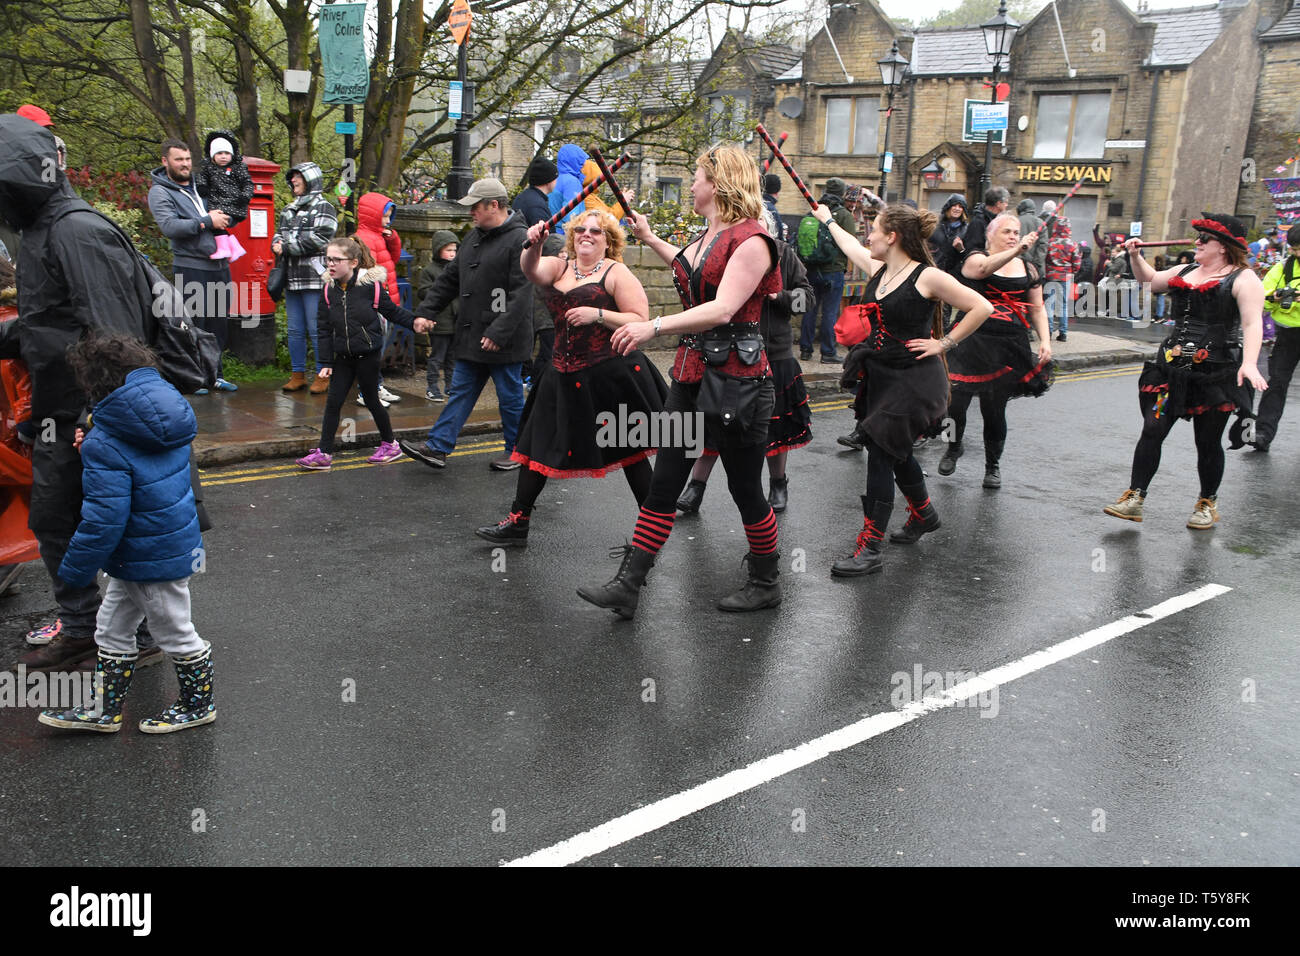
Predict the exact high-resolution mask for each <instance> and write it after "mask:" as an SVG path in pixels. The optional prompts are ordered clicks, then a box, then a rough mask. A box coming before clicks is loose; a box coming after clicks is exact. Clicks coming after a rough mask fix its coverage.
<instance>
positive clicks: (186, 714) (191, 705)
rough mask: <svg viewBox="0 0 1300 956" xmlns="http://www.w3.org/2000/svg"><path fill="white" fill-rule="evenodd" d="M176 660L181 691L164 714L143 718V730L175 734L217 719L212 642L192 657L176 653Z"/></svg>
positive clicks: (147, 732)
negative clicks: (180, 655)
mask: <svg viewBox="0 0 1300 956" xmlns="http://www.w3.org/2000/svg"><path fill="white" fill-rule="evenodd" d="M172 663H173V664H175V665H176V679H177V680H178V681H179V682H180V685H181V692H180V695H179V696H178V697H177V698H176V703H174V704H172V705H171V706H170V707H168V708H167V709H166V710H164V711H163V712H162V713H161V714H155V715H154V716H152V717H146V718H145V719H144V720H142V721H140V731H141V732H142V733H146V734H171V733H175V732H176V731H178V730H189V729H190V728H191V727H198V726H201V725H202V724H210V723H212V722H213V721H214V720H216V719H217V705H216V704H214V703H213V702H212V676H213V670H212V645H211V644H209V645H208V646H207V647H205V648H204V649H203V650H202V651H200V652H199V653H198V654H195V655H193V656H192V657H174V658H172Z"/></svg>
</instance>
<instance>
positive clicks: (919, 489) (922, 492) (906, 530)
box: [889, 481, 942, 544]
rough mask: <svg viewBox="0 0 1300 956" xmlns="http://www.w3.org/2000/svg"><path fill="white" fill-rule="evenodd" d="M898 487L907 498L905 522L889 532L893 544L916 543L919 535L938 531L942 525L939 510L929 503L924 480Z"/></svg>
mask: <svg viewBox="0 0 1300 956" xmlns="http://www.w3.org/2000/svg"><path fill="white" fill-rule="evenodd" d="M898 488H899V490H900V491H901V492H902V493H903V497H905V498H906V499H907V512H908V515H907V524H905V525H903V527H902V530H900V531H895V532H894V533H893V534H891V535H890V536H889V540H890V541H892V542H894V544H916V542H917V541H919V540H921V535H923V534H929V533H930V532H931V531H938V530H939V528H940V527H941V526H942V525H941V524H940V522H939V512H937V511H935V510H934V505H933V504H931V503H930V493H929V492H928V491H926V488H925V482H924V481H923V482H921V483H920V484H918V485H899V486H898Z"/></svg>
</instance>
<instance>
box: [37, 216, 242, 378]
mask: <svg viewBox="0 0 1300 956" xmlns="http://www.w3.org/2000/svg"><path fill="white" fill-rule="evenodd" d="M74 212H89V213H93V214H95V215H96V216H98V217H99V218H100V219H102V220H104V221H105V222H106V223H108V224H109V225H110V226H112V227H113V228H114V229H115V230H116V231H117V233H118V235H120V236H121V237H122V238H123V239H124V240H126V244H127V245H128V246H129V247H130V249H131V251H132V252H133V253H135V261H136V266H137V269H136V271H135V284H136V290H137V292H138V294H139V297H140V308H141V310H142V311H144V312H145V313H146V314H148V315H149V316H150V318H151V319H152V321H146V322H145V328H147V329H151V330H152V331H151V332H150V335H149V341H148V343H147V344H148V345H149V347H150V348H151V349H153V351H154V354H155V355H156V356H157V358H158V372H159V374H160V375H162V377H163V378H164V379H166V380H167V381H168V382H170V383H171V384H172V385H174V386H175V387H176V389H177V391H179V392H181V393H182V394H187V395H188V394H190V393H192V392H195V391H198V390H199V389H200V388H211V387H212V385H213V384H214V383H215V382H216V380H217V369H218V368H219V366H220V362H221V348H220V346H219V345H218V344H217V337H216V336H215V335H213V334H212V333H211V332H208V331H207V330H205V329H201V328H199V327H198V325H196V324H195V322H194V317H193V316H192V315H190V313H189V310H188V309H187V308H186V305H185V297H184V295H183V294H182V293H181V290H180V289H178V288H176V285H175V284H174V283H173V281H172V280H171V279H168V278H167V277H166V276H164V275H163V274H162V273H161V272H159V271H158V267H157V266H155V265H154V264H153V263H152V262H150V261H149V260H148V259H146V258H145V257H144V256H143V255H141V254H140V250H138V249H136V248H135V243H134V242H132V241H131V237H130V236H128V235H127V234H126V232H125V231H123V229H122V227H121V226H119V225H118V224H117V223H115V222H114V221H113V220H112V219H110V218H109V217H108V216H106V215H104V214H103V213H102V212H100V211H99V210H98V209H95V208H94V207H93V206H91V205H90V204H89V203H84V204H82V205H74V206H72V208H70V209H65V210H64V211H63V212H62V213H60V214H59V215H58V216H57V217H55V219H54V221H53V222H51V223H50V226H51V228H52V227H53V226H54V223H56V222H58V221H59V220H60V219H62V218H63V217H64V216H67V215H70V214H71V213H74Z"/></svg>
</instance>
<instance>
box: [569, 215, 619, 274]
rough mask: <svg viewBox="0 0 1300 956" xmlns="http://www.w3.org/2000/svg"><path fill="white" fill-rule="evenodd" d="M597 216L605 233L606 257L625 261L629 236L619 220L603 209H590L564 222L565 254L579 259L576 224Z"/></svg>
mask: <svg viewBox="0 0 1300 956" xmlns="http://www.w3.org/2000/svg"><path fill="white" fill-rule="evenodd" d="M593 216H594V217H595V219H596V222H597V224H599V226H600V230H601V232H603V233H604V234H605V258H606V259H613V260H614V261H615V262H622V261H623V247H624V246H626V245H627V236H625V235H624V234H623V227H622V226H620V225H619V224H618V220H617V219H615V218H614V217H613V216H612V215H610V214H609V213H607V212H605V211H604V210H603V209H588V210H587V211H586V212H584V213H583V214H582V215H581V216H574V217H573V218H572V219H570V220H569V221H568V222H566V223H565V224H564V226H565V228H564V254H565V255H566V256H568V257H569V259H570V260H575V261H576V260H577V258H578V251H577V245H576V243H577V241H578V240H577V236H576V235H575V234H574V232H573V227H574V226H580V225H582V224H583V223H585V222H586V221H587V220H588V219H591V218H592V217H593Z"/></svg>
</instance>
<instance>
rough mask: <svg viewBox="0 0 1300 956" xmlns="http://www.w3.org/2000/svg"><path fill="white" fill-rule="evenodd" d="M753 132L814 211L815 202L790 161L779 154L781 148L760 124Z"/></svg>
mask: <svg viewBox="0 0 1300 956" xmlns="http://www.w3.org/2000/svg"><path fill="white" fill-rule="evenodd" d="M754 131H755V132H756V133H758V135H759V136H761V137H763V142H765V143H767V145H768V148H769V149H771V150H772V155H773V156H775V157H776V161H777V162H778V163H780V164H781V165H782V166H783V167H785V171H786V172H787V173H789V174H790V178H791V179H793V180H794V184H795V186H797V187H798V188H799V192H801V193H803V198H804V199H806V200H808V207H809V208H810V209H816V208H817V200H816V199H813V194H812V193H810V192H809V191H808V187H807V186H805V185H804V184H803V180H802V179H800V178H799V174H798V173H796V172H795V171H794V167H793V166H791V165H790V160H788V159H786V158H785V153H783V152H781V147H780V146H778V145H777V144H776V141H775V140H773V139H772V135H771V134H770V133H769V132H768V131H767V130H766V129H764V128H763V124H762V123H759V124H758V125H757V126H755V127H754Z"/></svg>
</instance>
